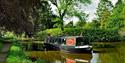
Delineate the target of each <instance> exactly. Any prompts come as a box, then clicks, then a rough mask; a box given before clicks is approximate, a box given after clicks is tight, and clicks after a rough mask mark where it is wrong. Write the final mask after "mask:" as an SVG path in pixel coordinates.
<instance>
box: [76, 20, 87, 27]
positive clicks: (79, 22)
mask: <svg viewBox="0 0 125 63" xmlns="http://www.w3.org/2000/svg"><path fill="white" fill-rule="evenodd" d="M85 24H86V22H85V21H78V22H77V23H76V27H78V28H81V27H83V26H85Z"/></svg>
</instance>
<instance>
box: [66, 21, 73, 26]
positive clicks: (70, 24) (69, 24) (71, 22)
mask: <svg viewBox="0 0 125 63" xmlns="http://www.w3.org/2000/svg"><path fill="white" fill-rule="evenodd" d="M65 27H66V28H72V27H73V21H70V22H69V23H68V24H66V25H65Z"/></svg>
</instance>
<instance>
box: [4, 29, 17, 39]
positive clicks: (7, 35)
mask: <svg viewBox="0 0 125 63" xmlns="http://www.w3.org/2000/svg"><path fill="white" fill-rule="evenodd" d="M2 38H3V39H16V38H17V37H16V35H15V34H14V32H9V31H8V32H5V33H4V35H3V37H2Z"/></svg>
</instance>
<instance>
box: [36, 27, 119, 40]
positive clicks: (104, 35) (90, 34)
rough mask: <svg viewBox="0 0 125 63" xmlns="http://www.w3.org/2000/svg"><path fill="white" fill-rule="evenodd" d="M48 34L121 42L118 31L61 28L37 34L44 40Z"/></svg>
mask: <svg viewBox="0 0 125 63" xmlns="http://www.w3.org/2000/svg"><path fill="white" fill-rule="evenodd" d="M47 34H51V35H52V36H73V35H74V36H79V35H82V36H83V37H84V38H85V41H90V42H116V41H121V37H120V35H119V34H118V31H117V30H115V29H81V28H65V30H64V31H61V30H60V29H59V28H55V29H47V30H44V31H40V32H38V33H37V36H38V38H39V39H41V40H44V39H45V37H47Z"/></svg>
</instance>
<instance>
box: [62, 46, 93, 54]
mask: <svg viewBox="0 0 125 63" xmlns="http://www.w3.org/2000/svg"><path fill="white" fill-rule="evenodd" d="M61 51H63V52H67V53H92V46H88V47H84V46H76V47H70V46H62V47H61Z"/></svg>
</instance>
